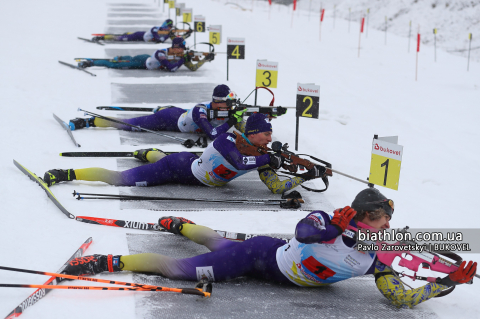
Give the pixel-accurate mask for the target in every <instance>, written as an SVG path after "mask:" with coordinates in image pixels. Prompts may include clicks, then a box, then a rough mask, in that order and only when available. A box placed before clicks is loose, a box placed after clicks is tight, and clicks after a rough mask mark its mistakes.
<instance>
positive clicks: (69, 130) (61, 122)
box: [53, 114, 81, 147]
mask: <svg viewBox="0 0 480 319" xmlns="http://www.w3.org/2000/svg"><path fill="white" fill-rule="evenodd" d="M53 118H54V119H55V120H57V122H58V124H60V125H61V126H62V127H63V129H64V130H65V131H67V133H68V135H69V136H70V138H71V139H72V142H73V144H75V146H76V147H80V146H81V145H80V144H78V143H77V141H75V138H74V137H73V133H72V130H71V129H70V126H69V125H68V124H67V123H65V122H64V121H62V120H61V119H60V118H59V117H58V116H56V115H55V114H53Z"/></svg>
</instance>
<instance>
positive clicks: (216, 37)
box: [208, 25, 222, 44]
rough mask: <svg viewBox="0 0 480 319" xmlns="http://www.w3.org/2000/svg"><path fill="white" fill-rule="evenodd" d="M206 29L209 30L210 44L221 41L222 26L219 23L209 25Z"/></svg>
mask: <svg viewBox="0 0 480 319" xmlns="http://www.w3.org/2000/svg"><path fill="white" fill-rule="evenodd" d="M208 31H210V43H211V44H220V43H222V26H221V25H211V26H210V27H208Z"/></svg>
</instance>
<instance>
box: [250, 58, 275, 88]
mask: <svg viewBox="0 0 480 319" xmlns="http://www.w3.org/2000/svg"><path fill="white" fill-rule="evenodd" d="M277 76H278V62H270V61H266V60H257V76H256V78H255V86H264V87H268V88H273V89H275V88H276V87H277Z"/></svg>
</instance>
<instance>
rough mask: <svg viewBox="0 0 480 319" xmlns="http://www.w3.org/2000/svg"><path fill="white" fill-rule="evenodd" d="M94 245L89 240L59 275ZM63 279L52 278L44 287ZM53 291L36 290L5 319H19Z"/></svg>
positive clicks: (61, 269)
mask: <svg viewBox="0 0 480 319" xmlns="http://www.w3.org/2000/svg"><path fill="white" fill-rule="evenodd" d="M91 243H92V237H90V238H88V239H87V240H86V241H85V242H84V243H83V244H82V245H81V246H80V248H78V249H77V251H76V252H75V253H74V254H73V255H72V257H70V258H69V259H68V260H67V261H66V262H65V263H64V264H63V266H62V267H60V269H59V270H58V271H57V273H61V272H62V271H63V270H64V269H65V267H67V265H68V263H69V262H70V261H71V260H72V259H75V258H77V257H80V256H82V255H83V253H84V252H85V251H86V250H87V248H88V247H89V246H90V244H91ZM63 280H64V279H63V278H58V277H51V278H50V279H48V280H47V281H46V282H45V283H44V285H53V286H54V285H57V284H58V283H60V282H61V281H63ZM50 291H51V289H44V288H39V289H37V290H35V292H34V293H32V294H31V295H30V296H29V297H28V298H27V299H25V300H24V301H23V302H22V303H21V304H19V305H18V306H17V307H16V308H15V309H13V310H12V312H10V313H9V314H8V316H6V317H5V319H13V318H17V317H19V316H20V315H21V314H22V313H23V312H24V311H25V309H27V308H28V307H31V306H33V305H34V304H35V303H37V302H38V301H39V300H40V299H42V298H43V297H45V295H46V294H48V293H49V292H50Z"/></svg>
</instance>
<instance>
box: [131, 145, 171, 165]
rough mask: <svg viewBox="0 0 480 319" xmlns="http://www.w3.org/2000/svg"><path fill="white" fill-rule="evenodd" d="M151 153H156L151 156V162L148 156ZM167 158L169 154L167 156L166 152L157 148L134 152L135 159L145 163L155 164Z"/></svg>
mask: <svg viewBox="0 0 480 319" xmlns="http://www.w3.org/2000/svg"><path fill="white" fill-rule="evenodd" d="M151 151H154V152H155V154H150V155H149V156H150V161H149V160H148V159H147V154H148V153H149V152H151ZM165 156H167V154H165V153H164V152H162V151H161V150H159V149H156V148H147V149H142V150H138V151H135V152H133V157H135V158H136V159H139V160H140V161H142V162H144V163H149V162H151V163H155V162H158V161H159V160H161V159H162V158H164V157H165Z"/></svg>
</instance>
